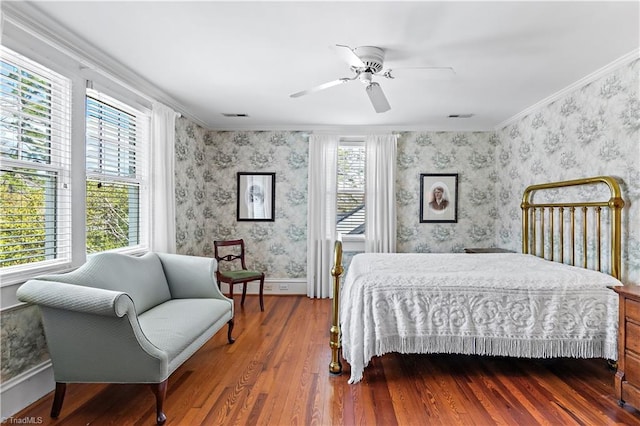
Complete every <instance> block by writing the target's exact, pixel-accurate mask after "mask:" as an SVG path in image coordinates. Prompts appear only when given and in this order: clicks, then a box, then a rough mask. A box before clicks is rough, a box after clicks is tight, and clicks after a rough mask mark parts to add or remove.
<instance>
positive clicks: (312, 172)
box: [307, 135, 340, 298]
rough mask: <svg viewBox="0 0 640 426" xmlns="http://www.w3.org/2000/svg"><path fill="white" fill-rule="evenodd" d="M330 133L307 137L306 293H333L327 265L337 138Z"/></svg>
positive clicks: (323, 295) (333, 226)
mask: <svg viewBox="0 0 640 426" xmlns="http://www.w3.org/2000/svg"><path fill="white" fill-rule="evenodd" d="M339 140H340V138H339V137H338V136H332V135H311V136H310V137H309V200H308V215H307V232H308V236H307V296H309V297H312V298H328V297H329V298H330V297H332V296H333V283H332V280H331V278H332V277H331V267H332V262H333V245H334V243H335V238H336V190H337V173H338V142H339Z"/></svg>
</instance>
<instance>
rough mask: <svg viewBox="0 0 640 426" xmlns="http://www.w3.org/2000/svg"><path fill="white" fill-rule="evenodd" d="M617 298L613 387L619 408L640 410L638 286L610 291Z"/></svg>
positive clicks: (639, 313) (639, 312)
mask: <svg viewBox="0 0 640 426" xmlns="http://www.w3.org/2000/svg"><path fill="white" fill-rule="evenodd" d="M613 289H614V290H615V291H616V293H618V295H619V297H620V307H619V321H620V322H619V326H618V371H617V372H616V376H615V381H614V387H615V393H616V398H617V399H618V404H620V406H622V405H624V404H625V403H627V404H629V405H631V406H633V407H634V408H636V409H637V408H640V286H635V285H629V286H626V285H625V286H620V287H614V288H613Z"/></svg>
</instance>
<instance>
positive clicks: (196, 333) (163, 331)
mask: <svg viewBox="0 0 640 426" xmlns="http://www.w3.org/2000/svg"><path fill="white" fill-rule="evenodd" d="M228 312H229V302H228V301H225V300H219V299H173V300H169V301H167V302H164V303H162V304H161V305H158V306H156V307H155V308H151V309H149V310H148V311H147V312H145V313H144V314H142V315H140V316H138V322H139V324H140V328H141V329H142V332H143V333H144V335H145V336H146V337H147V339H149V341H150V342H151V343H153V344H154V345H155V346H156V347H157V348H158V349H161V350H163V351H165V352H167V355H168V356H169V360H172V359H174V358H175V357H176V356H178V355H179V354H181V353H182V351H184V349H185V348H187V347H188V346H189V345H190V344H191V343H193V341H194V340H196V339H197V338H198V337H200V335H201V334H202V333H204V332H205V331H206V330H207V329H208V328H209V327H211V325H212V324H215V323H216V321H218V320H220V318H222V317H223V316H224V315H225V314H227V313H228Z"/></svg>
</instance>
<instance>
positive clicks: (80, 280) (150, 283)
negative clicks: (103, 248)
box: [38, 253, 171, 314]
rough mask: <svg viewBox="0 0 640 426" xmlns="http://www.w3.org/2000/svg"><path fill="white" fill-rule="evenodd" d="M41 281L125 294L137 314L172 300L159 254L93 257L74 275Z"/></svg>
mask: <svg viewBox="0 0 640 426" xmlns="http://www.w3.org/2000/svg"><path fill="white" fill-rule="evenodd" d="M38 279H40V280H45V281H59V282H64V283H69V284H76V285H82V286H86V287H95V288H102V289H105V290H113V291H122V292H124V293H127V294H128V295H129V296H130V297H131V299H132V300H133V305H134V307H135V309H136V313H137V314H141V313H143V312H145V311H147V310H149V309H150V308H152V307H154V306H156V305H159V304H160V303H163V302H166V301H167V300H169V299H171V293H170V292H169V285H168V284H167V279H166V277H165V275H164V270H163V268H162V264H161V263H160V259H159V258H158V255H156V254H155V253H147V254H145V255H144V256H141V257H134V256H123V255H121V254H117V253H100V255H96V256H91V257H89V259H88V260H87V262H86V263H85V264H84V265H82V266H81V267H80V268H78V269H76V270H75V271H73V272H69V273H67V274H56V275H47V276H44V277H39V278H38Z"/></svg>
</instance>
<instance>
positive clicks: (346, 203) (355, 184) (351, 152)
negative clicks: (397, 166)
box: [336, 141, 365, 235]
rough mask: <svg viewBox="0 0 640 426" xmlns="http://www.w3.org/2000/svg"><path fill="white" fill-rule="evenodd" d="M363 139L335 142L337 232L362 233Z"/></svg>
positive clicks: (363, 208)
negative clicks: (336, 150)
mask: <svg viewBox="0 0 640 426" xmlns="http://www.w3.org/2000/svg"><path fill="white" fill-rule="evenodd" d="M364 176H365V147H364V142H347V141H341V142H340V144H339V146H338V190H337V202H336V210H337V220H336V230H337V231H338V233H341V234H356V235H357V234H364V218H365V214H364V213H365V205H364V199H365V185H364V183H365V180H364V179H365V177H364Z"/></svg>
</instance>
